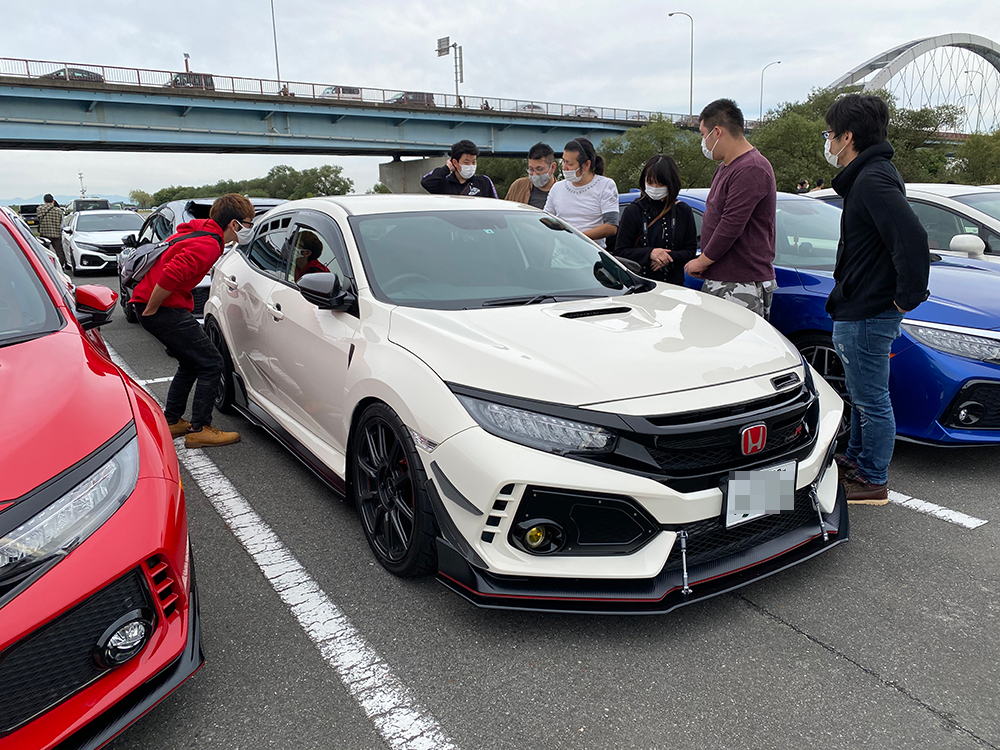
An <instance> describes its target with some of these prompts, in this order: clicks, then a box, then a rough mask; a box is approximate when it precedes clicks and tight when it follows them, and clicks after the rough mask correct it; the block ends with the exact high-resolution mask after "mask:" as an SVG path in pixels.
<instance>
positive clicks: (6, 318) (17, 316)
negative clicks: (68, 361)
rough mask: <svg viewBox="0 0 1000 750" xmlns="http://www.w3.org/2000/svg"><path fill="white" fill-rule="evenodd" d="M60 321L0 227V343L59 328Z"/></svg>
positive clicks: (42, 288)
mask: <svg viewBox="0 0 1000 750" xmlns="http://www.w3.org/2000/svg"><path fill="white" fill-rule="evenodd" d="M61 326H62V320H61V319H60V316H59V311H58V310H56V307H55V305H54V304H52V299H51V298H50V297H49V295H48V292H46V291H45V287H44V286H43V285H42V282H41V279H39V278H38V276H37V275H36V274H35V271H34V269H33V268H32V267H31V265H30V264H29V263H28V259H27V257H25V255H24V253H23V252H21V249H20V248H19V247H18V246H17V245H16V244H15V243H14V238H13V237H11V235H10V234H9V233H8V232H7V229H6V228H5V227H0V346H10V345H12V344H16V343H19V342H22V341H27V340H29V339H32V338H37V337H38V336H42V335H45V334H47V333H51V332H53V331H57V330H59V328H60V327H61Z"/></svg>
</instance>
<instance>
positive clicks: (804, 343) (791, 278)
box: [619, 186, 1000, 446]
mask: <svg viewBox="0 0 1000 750" xmlns="http://www.w3.org/2000/svg"><path fill="white" fill-rule="evenodd" d="M942 187H943V186H942ZM807 195H809V196H810V197H807ZM807 195H792V194H789V193H778V203H777V237H776V247H775V259H774V266H775V269H774V270H775V275H776V280H777V282H778V290H777V291H776V292H775V293H774V300H773V302H772V306H771V323H772V324H773V325H774V326H775V327H776V328H777V329H778V330H779V331H781V332H782V333H783V334H785V335H786V336H787V337H788V338H789V339H790V340H791V341H792V343H794V344H795V345H796V346H797V347H798V348H799V351H801V352H802V354H803V355H804V356H805V357H806V359H808V360H809V362H810V363H811V364H812V365H813V367H814V368H815V369H816V370H817V371H818V372H819V373H820V374H821V375H823V377H824V378H826V380H827V381H828V382H829V383H830V384H831V385H832V386H833V387H834V388H835V389H836V390H837V392H838V393H840V394H841V396H842V397H843V398H844V399H845V400H846V399H847V398H848V394H847V388H846V384H845V379H844V367H843V364H842V363H841V362H840V358H839V357H838V356H837V352H836V350H835V349H834V346H833V340H832V332H833V321H832V320H831V319H830V316H829V315H828V314H827V313H826V309H825V304H826V298H827V297H828V296H829V294H830V291H831V290H832V289H833V285H834V281H833V268H834V265H835V263H836V257H837V245H838V242H839V240H840V209H839V208H837V207H835V206H833V205H827V204H826V203H823V202H820V201H815V200H813V198H812V197H811V196H812V195H815V193H812V194H807ZM637 196H638V192H634V193H626V194H623V195H621V196H619V203H620V205H622V206H624V205H626V204H627V203H630V202H631V201H633V200H634V199H635V198H636V197H637ZM707 197H708V190H707V189H692V190H682V191H681V193H680V199H681V200H682V201H684V202H685V203H687V204H688V205H689V206H691V208H692V209H693V210H694V215H695V221H696V223H697V226H698V233H699V236H700V234H701V220H702V215H703V213H704V211H705V201H706V199H707ZM997 197H1000V193H997ZM949 231H950V230H949ZM931 261H932V262H931V271H930V283H929V287H930V292H931V296H930V298H929V299H928V300H927V301H926V302H924V303H923V304H921V305H920V306H919V307H917V309H916V310H913V311H911V312H909V313H907V314H906V317H905V318H904V319H903V324H902V334H901V336H900V337H899V338H898V339H896V341H895V343H894V344H893V346H892V360H891V369H890V377H889V391H890V395H891V397H892V403H893V410H894V412H895V415H896V434H897V436H898V437H899V438H901V439H904V440H910V441H913V442H919V443H930V444H935V445H945V446H961V445H991V444H992V445H997V444H1000V294H998V291H1000V265H998V264H997V263H995V262H994V261H990V260H982V259H975V258H969V257H967V256H964V255H959V254H957V253H956V254H955V255H952V256H948V255H945V254H943V253H941V252H939V251H938V250H933V251H931ZM685 284H686V285H688V286H690V287H691V288H697V289H700V288H701V284H702V282H701V280H699V279H693V278H691V277H688V276H686V277H685ZM846 428H847V425H846V424H845V429H846Z"/></svg>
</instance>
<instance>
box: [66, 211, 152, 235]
mask: <svg viewBox="0 0 1000 750" xmlns="http://www.w3.org/2000/svg"><path fill="white" fill-rule="evenodd" d="M141 226H142V219H141V218H140V216H139V214H133V213H128V214H89V215H88V214H81V215H80V216H79V217H78V218H77V220H76V228H77V230H78V231H80V232H114V231H123V232H134V231H135V230H137V229H139V228H140V227H141Z"/></svg>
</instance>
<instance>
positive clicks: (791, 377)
mask: <svg viewBox="0 0 1000 750" xmlns="http://www.w3.org/2000/svg"><path fill="white" fill-rule="evenodd" d="M798 382H799V376H798V375H796V374H795V373H794V372H786V373H785V374H784V375H778V376H777V377H775V378H771V385H773V386H774V390H776V391H780V390H782V389H784V388H787V387H788V386H790V385H798Z"/></svg>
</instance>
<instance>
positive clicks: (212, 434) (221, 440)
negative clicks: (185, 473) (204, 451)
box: [184, 424, 240, 448]
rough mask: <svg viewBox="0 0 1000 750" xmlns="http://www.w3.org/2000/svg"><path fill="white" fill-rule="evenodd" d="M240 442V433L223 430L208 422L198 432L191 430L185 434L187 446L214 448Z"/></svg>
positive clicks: (185, 445)
mask: <svg viewBox="0 0 1000 750" xmlns="http://www.w3.org/2000/svg"><path fill="white" fill-rule="evenodd" d="M238 442H240V433H238V432H223V431H222V430H220V429H218V428H217V427H212V425H210V424H207V425H205V426H204V427H202V428H201V429H200V430H198V431H197V432H189V433H187V435H185V436H184V447H185V448H214V447H215V446H218V445H232V444H233V443H238Z"/></svg>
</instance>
